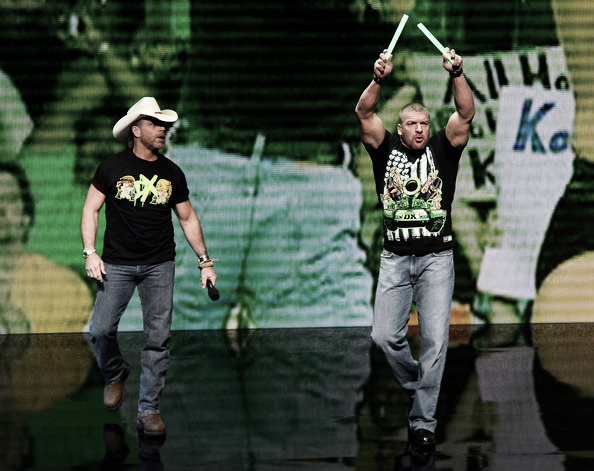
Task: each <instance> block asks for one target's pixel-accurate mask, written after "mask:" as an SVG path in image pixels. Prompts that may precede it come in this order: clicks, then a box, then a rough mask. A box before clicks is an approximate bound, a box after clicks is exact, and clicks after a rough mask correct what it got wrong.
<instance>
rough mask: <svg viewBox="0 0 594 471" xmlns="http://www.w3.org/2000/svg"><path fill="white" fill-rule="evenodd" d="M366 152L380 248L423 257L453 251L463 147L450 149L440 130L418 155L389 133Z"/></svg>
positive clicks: (443, 133)
mask: <svg viewBox="0 0 594 471" xmlns="http://www.w3.org/2000/svg"><path fill="white" fill-rule="evenodd" d="M366 149H367V152H368V153H369V156H370V157H371V160H372V162H373V173H374V177H375V186H376V191H377V195H378V198H379V201H380V204H381V207H382V211H383V215H384V248H386V249H387V250H389V251H391V252H394V253H397V254H400V255H410V254H415V255H425V254H428V253H431V252H439V251H442V250H446V249H449V248H451V247H453V245H454V240H453V235H452V220H451V215H450V213H451V209H452V201H453V199H454V191H455V189H456V175H457V173H458V163H459V161H460V157H461V155H462V149H456V148H454V147H452V145H451V144H450V142H449V141H448V139H447V137H446V134H445V130H441V131H440V132H438V133H437V134H435V135H434V136H432V137H431V139H430V141H429V145H428V147H427V148H426V149H425V150H424V151H422V152H413V151H411V150H409V149H407V148H406V147H405V146H403V145H402V143H401V141H400V137H399V136H398V135H394V134H392V133H390V132H389V131H386V134H385V137H384V141H383V142H382V143H381V144H380V146H379V147H378V148H377V149H373V148H371V147H368V146H367V147H366Z"/></svg>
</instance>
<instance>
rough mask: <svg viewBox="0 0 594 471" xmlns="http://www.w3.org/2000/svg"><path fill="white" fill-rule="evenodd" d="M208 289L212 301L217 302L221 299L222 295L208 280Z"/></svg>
mask: <svg viewBox="0 0 594 471" xmlns="http://www.w3.org/2000/svg"><path fill="white" fill-rule="evenodd" d="M206 287H207V288H208V297H209V298H210V299H211V300H213V301H216V300H217V299H219V298H220V297H221V295H220V294H219V290H218V289H216V288H215V287H214V285H213V284H212V281H210V280H208V281H207V282H206Z"/></svg>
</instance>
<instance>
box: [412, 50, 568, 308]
mask: <svg viewBox="0 0 594 471" xmlns="http://www.w3.org/2000/svg"><path fill="white" fill-rule="evenodd" d="M414 62H415V68H416V69H417V70H416V71H415V74H416V76H417V77H423V78H424V79H423V81H421V84H420V87H421V92H422V94H423V101H424V104H425V105H426V106H427V107H428V108H429V109H430V110H431V111H432V120H433V122H436V124H437V125H440V124H441V125H443V124H445V122H444V120H445V119H447V117H448V116H449V115H450V114H451V112H452V111H453V109H454V107H453V96H452V93H451V84H450V80H449V78H448V76H447V74H446V73H445V71H444V70H443V68H442V67H441V59H440V57H439V56H438V57H435V56H420V57H417V58H415V61H414ZM464 72H465V75H466V77H467V80H468V81H469V83H470V85H471V88H472V89H473V94H474V98H475V106H476V117H475V119H474V121H473V132H472V137H471V140H470V143H469V145H468V147H467V149H466V150H465V152H464V154H463V157H462V161H461V165H460V172H459V177H458V185H457V190H456V198H457V199H459V200H465V201H468V202H479V201H481V202H484V201H493V202H495V204H496V207H497V218H498V227H497V230H498V231H499V232H500V237H499V239H498V243H497V245H496V246H494V247H490V248H488V249H486V251H485V254H484V257H483V260H482V263H481V268H480V273H479V276H478V282H477V289H478V290H479V291H481V292H485V293H490V294H493V295H497V296H503V297H509V298H515V299H528V300H531V299H534V298H535V296H536V284H535V273H536V263H537V260H538V254H539V252H540V247H541V245H542V242H543V240H544V236H545V233H546V230H547V228H548V226H549V222H550V219H551V216H552V213H553V211H554V209H555V206H556V204H557V202H558V200H559V198H560V197H561V195H562V194H563V192H564V190H565V187H566V185H567V183H568V182H569V180H570V178H571V175H572V162H573V159H574V155H573V152H572V150H571V142H570V139H571V135H572V132H573V119H574V115H575V102H574V97H573V93H572V90H571V86H570V81H569V78H568V73H567V68H566V64H565V56H564V54H563V50H562V48H560V47H553V48H547V49H542V48H536V49H533V50H528V51H525V50H522V51H514V52H509V53H501V54H497V53H493V54H486V55H481V56H472V57H465V58H464ZM454 218H455V215H454ZM493 230H494V231H495V228H493Z"/></svg>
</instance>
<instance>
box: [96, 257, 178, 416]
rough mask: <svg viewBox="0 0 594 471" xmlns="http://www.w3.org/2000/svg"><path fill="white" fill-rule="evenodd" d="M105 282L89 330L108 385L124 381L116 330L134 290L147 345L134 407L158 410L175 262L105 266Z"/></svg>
mask: <svg viewBox="0 0 594 471" xmlns="http://www.w3.org/2000/svg"><path fill="white" fill-rule="evenodd" d="M105 271H106V272H107V273H106V275H104V276H103V278H104V281H103V282H100V283H98V290H97V297H96V299H95V307H94V308H93V314H92V316H91V321H90V323H89V333H90V335H91V340H92V342H93V347H94V349H95V355H96V357H97V364H98V365H99V369H100V370H101V374H102V375H103V378H104V379H105V382H106V384H113V383H117V382H118V381H120V380H121V379H122V375H123V372H124V369H125V366H126V362H125V360H124V358H123V356H122V352H121V351H120V347H119V344H118V338H117V331H118V325H119V322H120V319H121V318H122V315H123V314H124V311H125V310H126V307H127V306H128V303H129V302H130V298H131V297H132V295H133V294H134V289H135V288H137V289H138V296H139V298H140V302H141V304H142V317H143V328H144V337H145V344H144V347H143V349H142V352H141V354H140V365H141V370H142V371H141V375H140V394H139V400H138V411H139V412H142V413H159V399H160V397H161V392H162V391H163V388H164V386H165V374H166V373H167V367H168V366H169V339H170V337H171V316H172V310H173V281H174V275H175V262H173V261H169V262H164V263H159V264H156V265H138V266H125V265H111V264H108V263H106V264H105Z"/></svg>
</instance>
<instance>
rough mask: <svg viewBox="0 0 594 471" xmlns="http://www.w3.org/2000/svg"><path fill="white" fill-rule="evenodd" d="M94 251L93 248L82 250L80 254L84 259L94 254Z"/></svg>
mask: <svg viewBox="0 0 594 471" xmlns="http://www.w3.org/2000/svg"><path fill="white" fill-rule="evenodd" d="M95 252H97V251H96V250H95V249H89V250H83V253H82V256H83V258H84V259H85V260H86V259H87V258H89V256H90V255H92V254H94V253H95Z"/></svg>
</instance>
